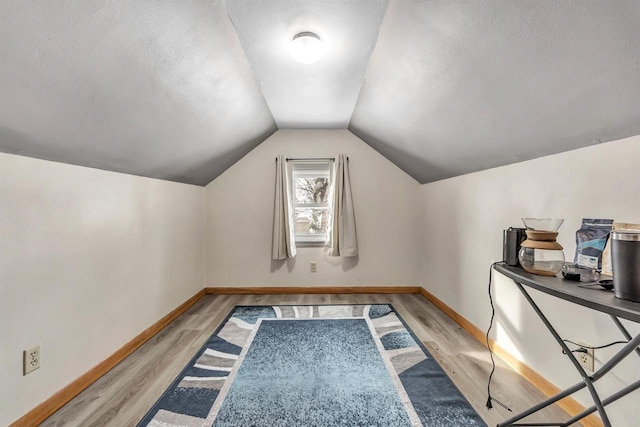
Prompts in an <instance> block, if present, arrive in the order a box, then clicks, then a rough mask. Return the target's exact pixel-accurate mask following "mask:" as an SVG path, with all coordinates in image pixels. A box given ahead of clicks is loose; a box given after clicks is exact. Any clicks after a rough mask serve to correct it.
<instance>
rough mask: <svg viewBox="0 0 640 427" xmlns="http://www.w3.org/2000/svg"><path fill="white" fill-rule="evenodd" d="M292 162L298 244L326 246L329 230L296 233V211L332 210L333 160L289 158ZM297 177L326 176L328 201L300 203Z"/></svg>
mask: <svg viewBox="0 0 640 427" xmlns="http://www.w3.org/2000/svg"><path fill="white" fill-rule="evenodd" d="M288 161H289V162H291V183H292V185H291V191H292V193H293V194H292V195H291V200H292V206H293V222H294V224H293V226H294V235H295V242H296V246H298V247H317V246H324V244H325V242H326V240H327V230H325V232H324V233H296V232H295V222H296V211H297V209H298V208H312V209H313V208H315V209H318V208H320V209H326V210H327V214H330V212H331V188H332V182H331V177H332V168H333V161H331V160H329V159H327V160H324V159H313V160H293V159H292V160H288ZM296 178H326V179H327V180H328V182H329V190H328V194H327V203H298V200H297V197H296Z"/></svg>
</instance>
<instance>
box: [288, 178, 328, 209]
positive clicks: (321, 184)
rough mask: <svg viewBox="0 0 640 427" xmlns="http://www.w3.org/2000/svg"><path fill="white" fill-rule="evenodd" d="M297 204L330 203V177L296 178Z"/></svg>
mask: <svg viewBox="0 0 640 427" xmlns="http://www.w3.org/2000/svg"><path fill="white" fill-rule="evenodd" d="M295 192H296V204H304V203H328V199H329V179H328V178H300V177H296V178H295Z"/></svg>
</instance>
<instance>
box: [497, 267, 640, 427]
mask: <svg viewBox="0 0 640 427" xmlns="http://www.w3.org/2000/svg"><path fill="white" fill-rule="evenodd" d="M495 269H496V270H497V271H499V272H500V273H502V274H504V275H505V276H507V277H509V278H510V279H512V280H513V281H514V282H515V284H516V286H517V287H518V289H520V291H521V292H522V294H523V295H524V297H525V299H526V300H527V301H528V302H529V304H530V305H531V307H532V308H533V310H534V311H535V312H536V314H537V315H538V317H540V319H541V320H542V322H543V323H544V325H545V326H546V327H547V329H548V330H549V332H551V334H552V335H553V337H554V338H555V340H556V341H557V342H558V344H559V345H560V347H562V350H564V353H565V354H566V356H567V357H568V358H569V359H570V360H571V363H572V364H573V366H574V367H575V368H576V370H577V371H578V373H579V374H580V377H581V378H582V380H581V381H580V382H578V383H576V384H574V385H573V386H571V387H569V388H567V389H566V390H564V391H561V392H560V393H558V394H557V395H555V396H553V397H550V398H549V399H547V400H545V401H544V402H541V403H539V404H537V405H535V406H532V407H531V408H529V409H527V410H526V411H524V412H522V413H520V414H518V415H516V416H514V417H512V418H510V419H508V420H506V421H504V422H502V423H500V424H498V427H504V426H569V425H571V424H573V423H576V422H578V421H579V420H581V419H583V418H584V417H586V416H588V415H589V414H592V413H593V412H595V411H598V413H599V414H600V418H601V419H602V422H603V424H604V425H605V426H607V427H609V426H611V422H610V421H609V417H608V416H607V412H606V411H605V406H607V405H608V404H610V403H612V402H615V401H616V400H618V399H620V398H621V397H623V396H626V395H627V394H629V393H631V392H633V391H634V390H637V389H638V388H640V379H639V380H637V381H636V382H634V383H632V384H629V385H628V386H626V387H624V388H622V389H621V390H619V391H617V392H616V393H614V394H612V395H610V396H608V397H606V398H604V399H602V398H600V396H599V395H598V392H597V391H596V389H595V387H594V386H593V383H595V382H596V381H598V380H599V379H601V378H602V377H604V376H605V375H606V374H607V373H608V372H610V371H611V369H613V367H615V366H616V365H617V364H618V363H620V362H621V361H622V360H623V359H624V358H626V357H627V356H628V355H630V354H631V353H633V352H634V351H635V352H636V353H637V354H638V356H640V348H639V347H638V346H639V345H640V334H638V335H636V336H635V337H632V336H631V334H630V333H629V331H628V330H627V329H626V328H625V327H624V325H623V324H622V323H621V322H620V319H626V320H630V321H632V322H636V323H640V303H634V302H631V301H625V300H621V299H618V298H616V297H615V296H614V295H613V292H598V291H596V290H593V289H586V288H581V287H578V286H577V285H578V284H577V283H575V282H568V281H566V280H563V279H561V278H558V277H549V276H536V275H533V274H529V273H527V272H526V271H524V270H523V269H522V268H520V267H510V266H507V265H502V264H497V265H496V266H495ZM525 288H533V289H536V290H538V291H540V292H544V293H546V294H549V295H553V296H555V297H557V298H560V299H563V300H565V301H569V302H572V303H574V304H578V305H581V306H583V307H587V308H590V309H592V310H596V311H600V312H602V313H605V314H608V315H609V317H611V320H613V323H614V324H615V325H616V326H617V327H618V329H619V330H620V332H621V333H622V335H623V336H624V338H625V340H626V341H627V344H625V345H624V346H623V347H622V348H621V349H620V350H619V351H618V352H617V353H616V354H615V355H614V356H613V357H611V359H609V360H608V361H607V362H606V363H605V364H604V365H602V367H601V368H600V369H598V370H597V371H596V372H594V373H593V374H592V375H588V374H587V373H586V372H585V370H584V369H583V368H582V366H581V365H580V363H578V360H577V359H576V357H575V356H574V355H573V353H572V352H571V350H569V348H568V347H567V345H566V344H565V342H564V341H563V340H562V338H561V337H560V335H559V334H558V332H557V331H556V330H555V328H554V327H553V326H552V325H551V323H550V322H549V320H548V319H547V318H546V316H545V315H544V314H543V313H542V311H541V310H540V307H538V305H537V304H536V303H535V302H534V301H533V299H532V298H531V295H529V292H527V290H526V289H525ZM585 387H586V388H587V389H588V390H589V393H590V394H591V397H592V398H593V402H594V405H593V406H591V407H590V408H587V409H585V410H584V411H583V412H581V413H579V414H577V415H575V416H574V417H573V418H571V419H569V420H567V421H563V422H558V423H518V421H520V420H522V419H523V418H525V417H527V416H529V415H531V414H533V413H534V412H537V411H539V410H541V409H542V408H546V407H547V406H549V405H552V404H554V403H555V402H557V401H559V400H560V399H563V398H565V397H567V396H569V395H571V394H573V393H575V392H576V391H578V390H581V389H583V388H585Z"/></svg>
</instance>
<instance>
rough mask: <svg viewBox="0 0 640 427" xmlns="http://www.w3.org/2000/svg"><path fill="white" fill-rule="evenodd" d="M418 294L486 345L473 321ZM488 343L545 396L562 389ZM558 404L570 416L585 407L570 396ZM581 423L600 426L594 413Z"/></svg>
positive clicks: (423, 291) (429, 295)
mask: <svg viewBox="0 0 640 427" xmlns="http://www.w3.org/2000/svg"><path fill="white" fill-rule="evenodd" d="M420 294H421V295H422V296H423V297H425V298H426V299H427V300H429V301H430V302H431V303H432V304H433V305H435V306H436V307H438V308H439V309H440V310H442V311H443V312H444V313H445V314H446V315H447V316H449V317H450V318H451V320H453V321H454V322H456V323H457V324H458V325H460V327H462V329H464V330H465V331H467V332H468V333H469V334H470V335H471V336H472V337H474V338H475V339H476V340H478V341H480V343H482V345H484V346H485V347H486V346H487V342H486V335H485V332H483V331H481V330H480V329H479V328H478V327H477V326H475V325H474V324H473V323H471V322H469V321H468V320H467V319H465V318H464V317H462V316H461V315H459V314H458V313H457V312H456V311H455V310H453V309H452V308H451V307H449V306H448V305H447V304H445V303H444V302H442V301H441V300H439V299H438V298H437V297H436V296H435V295H433V294H432V293H430V292H429V291H427V290H426V289H424V288H420ZM489 343H490V345H491V349H492V350H493V352H494V354H496V355H497V356H499V357H500V358H501V359H502V360H504V361H505V362H506V363H507V365H509V366H511V367H512V368H513V369H514V370H515V371H516V372H518V373H519V374H520V375H522V376H523V377H524V378H525V379H526V380H527V381H529V382H530V383H531V384H533V386H534V387H536V388H537V389H538V390H540V391H541V392H542V393H544V394H545V395H546V396H548V397H551V396H554V395H556V394H558V393H559V392H561V391H562V390H560V389H559V388H558V387H556V386H555V385H553V384H552V383H551V382H549V381H548V380H547V379H546V378H544V377H543V376H542V375H540V374H539V373H537V372H536V371H534V370H533V369H531V368H530V367H529V366H527V365H525V364H524V363H522V362H521V361H519V360H518V359H516V358H515V357H513V356H512V355H511V354H510V353H509V352H508V351H506V350H505V349H504V348H502V347H500V345H498V343H496V342H495V340H493V339H491V338H489ZM558 406H560V407H561V408H562V409H564V410H565V411H566V412H567V413H568V414H570V415H571V416H574V415H577V414H579V413H581V412H582V411H584V410H585V407H584V406H582V405H581V404H580V403H578V401H576V400H575V399H573V398H571V397H566V398H564V399H562V400H561V401H559V402H558ZM581 423H582V425H584V426H585V427H602V426H603V424H602V421H601V420H600V418H598V417H596V416H595V415H589V416H588V417H586V418H584V419H583V420H582V421H581Z"/></svg>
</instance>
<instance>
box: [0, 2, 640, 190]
mask: <svg viewBox="0 0 640 427" xmlns="http://www.w3.org/2000/svg"><path fill="white" fill-rule="evenodd" d="M638 22H640V1H637V0H614V1H607V2H604V1H581V0H557V1H545V0H529V1H515V0H514V1H507V0H487V1H475V2H473V1H471V2H470V1H466V0H451V1H436V0H424V1H411V0H388V1H387V0H367V1H365V0H262V1H252V0H225V2H224V3H223V2H222V1H220V0H217V1H212V0H189V1H178V0H136V1H129V0H119V1H118V0H114V1H109V2H106V1H102V0H100V1H99V0H83V1H76V0H60V1H55V2H49V1H44V0H36V1H30V2H27V1H22V0H1V1H0V151H4V152H9V153H16V154H21V155H26V156H32V157H39V158H45V159H50V160H54V161H61V162H67V163H73V164H80V165H86V166H91V167H97V168H102V169H108V170H114V171H119V172H126V173H131V174H136V175H143V176H150V177H156V178H161V179H168V180H173V181H181V182H187V183H194V184H199V185H203V184H206V183H208V182H210V181H211V180H212V179H214V178H215V177H216V176H218V175H219V174H220V173H222V172H223V171H224V170H225V169H226V168H227V167H229V165H231V164H232V163H234V162H235V161H237V160H238V159H239V158H241V157H242V156H243V155H244V154H246V153H247V152H248V151H249V150H251V149H252V148H253V147H255V145H257V144H258V143H260V142H261V141H262V140H264V139H265V138H266V137H267V136H268V135H270V134H271V133H272V132H274V131H275V130H276V128H277V127H279V128H288V127H295V128H336V127H338V128H344V127H348V128H349V129H350V130H351V131H352V132H354V133H355V134H356V135H358V136H360V137H361V138H362V139H363V140H364V141H365V142H367V143H369V144H370V145H371V146H372V147H374V148H375V149H377V150H378V151H380V152H381V153H382V154H384V155H385V156H387V157H388V158H389V159H390V160H391V161H393V162H394V163H396V164H397V165H398V166H399V167H401V168H402V169H404V170H405V171H407V172H408V173H409V174H411V175H412V176H413V177H415V178H416V179H417V180H419V181H420V182H422V183H424V182H430V181H434V180H438V179H442V178H446V177H450V176H455V175H460V174H463V173H468V172H472V171H476V170H482V169H486V168H491V167H495V166H498V165H503V164H508V163H513V162H517V161H521V160H526V159H530V158H534V157H539V156H543V155H548V154H553V153H557V152H561V151H566V150H571V149H575V148H579V147H582V146H586V145H590V144H593V143H597V142H598V141H602V142H605V141H609V140H613V139H618V138H622V137H625V136H630V135H636V134H640V25H638ZM299 31H315V32H317V33H318V34H319V35H320V37H321V38H322V39H323V40H324V41H325V42H326V44H327V52H326V54H325V56H324V57H323V58H322V59H321V60H320V61H319V62H317V63H316V64H312V65H302V64H298V63H296V62H294V61H292V60H291V58H290V57H289V55H288V42H289V40H290V39H291V38H292V37H293V35H294V34H295V33H297V32H299Z"/></svg>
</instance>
